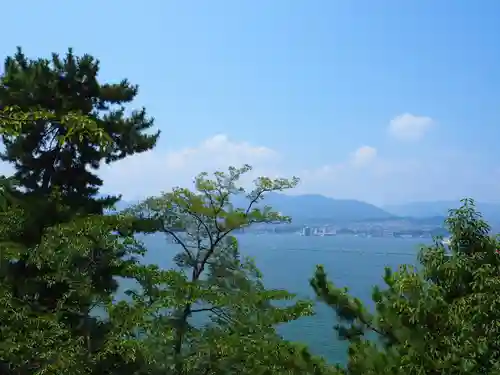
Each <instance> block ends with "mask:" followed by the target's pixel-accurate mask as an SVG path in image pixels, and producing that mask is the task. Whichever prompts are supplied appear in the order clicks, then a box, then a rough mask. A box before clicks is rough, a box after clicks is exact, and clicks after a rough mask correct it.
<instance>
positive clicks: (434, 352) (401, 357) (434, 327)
mask: <svg viewBox="0 0 500 375" xmlns="http://www.w3.org/2000/svg"><path fill="white" fill-rule="evenodd" d="M446 223H447V226H448V230H449V232H450V234H451V238H452V241H451V245H450V248H449V249H446V248H445V247H444V245H443V244H442V241H440V240H439V239H437V240H436V241H435V243H434V245H432V246H424V247H423V248H422V249H421V251H420V253H419V257H418V258H419V263H420V264H419V267H417V268H415V267H412V266H409V265H401V266H400V268H399V270H397V271H395V272H394V271H392V270H390V269H387V270H386V273H385V276H384V280H385V283H386V288H384V289H381V288H378V287H376V288H374V291H373V301H374V302H375V311H374V312H370V311H368V309H367V308H365V307H364V305H363V304H362V303H361V301H359V300H358V299H356V298H354V297H352V296H350V295H349V293H348V291H347V290H346V289H340V288H337V287H335V285H334V284H332V283H331V282H329V280H328V278H327V275H326V273H325V270H324V269H323V268H322V267H321V266H320V267H318V269H317V271H316V274H315V276H314V278H313V279H312V280H311V285H312V287H313V289H314V290H315V292H316V294H317V296H318V297H319V298H320V299H321V300H322V301H324V302H325V303H327V304H328V305H330V306H331V307H332V308H333V309H335V311H336V312H337V316H338V320H339V324H338V325H337V326H336V329H337V331H338V334H339V337H340V338H341V339H344V340H349V342H350V344H351V345H350V348H349V355H348V363H347V367H346V368H345V370H344V373H346V374H353V375H358V374H359V375H361V374H363V375H365V374H368V375H369V374H373V375H380V374H398V375H399V374H400V375H403V374H408V375H411V374H415V375H417V374H418V375H420V374H443V375H444V374H447V375H449V374H457V375H458V374H460V375H465V374H468V375H472V374H500V344H499V342H498V337H499V335H500V325H499V322H500V276H499V273H500V258H499V256H498V254H497V249H498V248H499V241H498V239H497V236H493V235H491V233H490V227H489V225H488V224H487V223H486V222H485V221H484V220H483V219H482V218H481V215H480V214H479V213H478V212H477V211H476V209H475V206H474V202H473V201H472V200H469V199H466V200H464V201H463V206H462V207H461V208H460V209H458V210H451V212H450V216H449V218H448V219H447V221H446ZM367 334H368V336H367Z"/></svg>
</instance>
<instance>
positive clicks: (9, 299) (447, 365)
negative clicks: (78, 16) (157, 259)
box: [0, 49, 500, 375]
mask: <svg viewBox="0 0 500 375" xmlns="http://www.w3.org/2000/svg"><path fill="white" fill-rule="evenodd" d="M98 72H99V62H98V60H96V59H94V58H93V57H92V56H89V55H83V56H81V57H78V56H75V55H74V54H73V52H72V51H71V50H69V51H68V53H67V54H66V55H65V57H64V58H60V57H59V56H58V55H56V54H54V55H53V56H52V57H51V58H50V59H35V60H30V59H28V58H26V57H25V55H24V54H23V53H22V51H21V50H20V49H19V50H18V51H17V53H16V54H15V55H14V56H13V57H10V58H7V60H6V63H5V69H4V73H3V75H2V76H0V135H1V136H2V140H3V143H4V145H5V152H4V153H3V154H2V159H3V160H4V162H8V163H11V164H12V165H13V166H14V169H15V172H14V174H13V176H2V178H0V193H1V194H0V203H1V205H0V278H1V279H0V281H1V282H0V322H1V325H0V373H1V374H8V375H34V374H37V375H42V374H54V375H55V374H68V375H72V374H75V375H76V374H79V375H85V374H88V375H101V374H116V375H118V374H120V375H123V374H131V375H160V374H174V375H199V374H207V375H230V374H235V373H239V374H242V375H245V374H248V375H250V374H252V375H254V374H257V375H258V374H261V375H275V374H278V375H279V374H282V375H292V374H293V375H295V374H296V375H299V374H306V375H307V374H311V375H312V374H314V375H333V374H337V375H340V374H351V375H361V374H363V375H364V374H374V375H375V374H377V375H382V374H397V375H403V374H415V375H417V374H419V375H420V374H443V375H444V374H447V375H448V374H461V375H462V374H471V375H472V374H500V347H499V345H500V344H498V340H497V338H498V336H499V334H500V325H499V323H498V322H499V321H500V320H499V317H497V315H499V313H498V311H500V310H499V307H500V306H499V305H498V304H499V302H498V301H500V298H499V297H500V295H499V293H500V292H499V291H500V288H499V286H500V285H499V283H500V281H499V280H500V279H499V276H498V275H499V271H500V259H499V256H498V254H497V249H498V248H499V245H500V243H499V240H498V239H497V237H496V236H494V235H492V234H491V229H490V227H489V226H488V224H487V223H486V222H484V220H483V219H482V217H481V215H480V214H479V213H478V212H477V211H476V209H475V206H474V202H473V201H472V200H470V199H466V200H464V201H463V206H462V207H461V208H460V209H458V210H452V211H450V215H449V217H448V219H447V221H446V224H447V226H448V230H449V232H450V233H451V236H452V237H451V238H452V241H451V244H450V245H449V248H447V247H446V246H445V245H443V243H442V242H441V241H440V239H439V238H436V240H435V242H434V244H433V245H432V246H423V247H422V248H421V250H420V252H419V254H418V264H417V265H416V266H412V265H401V266H400V268H399V269H398V270H395V271H394V270H391V269H387V270H386V272H385V276H384V280H385V284H386V285H385V287H384V288H379V287H375V288H374V290H373V295H372V298H373V302H374V305H375V308H374V309H369V308H367V307H366V306H365V304H364V303H363V302H362V301H360V300H358V299H356V298H354V297H353V296H351V295H350V294H349V291H348V290H347V289H345V288H344V289H341V288H338V287H336V286H335V285H334V284H333V283H332V282H331V281H330V279H329V277H328V274H327V270H326V269H325V268H324V267H323V266H321V265H318V267H317V269H316V272H315V274H314V275H313V277H312V278H311V282H310V285H311V287H312V289H313V291H314V292H315V294H316V296H317V298H318V300H320V301H322V302H323V303H325V304H327V305H328V306H330V307H331V308H332V309H333V311H334V312H335V313H336V316H337V323H338V324H337V326H336V327H335V330H336V333H337V335H338V338H339V339H341V340H347V341H348V342H349V350H348V352H347V353H346V355H347V363H346V364H345V365H343V364H332V363H328V361H326V360H325V359H323V358H320V357H317V356H315V355H314V354H312V353H311V352H310V350H309V349H308V348H307V345H305V344H303V343H295V342H290V341H288V340H286V339H284V338H283V337H282V336H281V335H279V334H278V331H277V326H280V325H283V324H287V323H288V322H292V321H295V320H297V319H300V318H302V317H305V316H311V315H313V314H314V308H313V307H314V306H313V302H312V301H309V300H304V299H300V298H298V297H297V296H296V295H295V294H293V293H290V292H288V291H286V290H281V289H272V288H268V287H266V285H265V283H264V277H263V275H262V274H261V273H260V271H259V270H258V268H257V267H256V265H255V263H254V260H253V259H250V258H248V257H246V256H244V254H242V253H241V252H240V247H239V240H238V238H237V236H236V235H235V233H236V232H237V231H239V230H241V229H244V228H247V227H248V226H251V225H253V224H262V223H282V222H289V221H290V220H291V218H290V217H287V216H283V215H282V214H281V213H279V212H276V211H274V210H273V209H272V208H271V207H268V206H263V205H262V200H263V199H265V196H266V194H268V193H270V192H276V191H283V190H287V189H292V188H294V187H295V186H296V185H297V184H298V182H299V180H298V178H295V177H293V178H291V179H270V178H267V177H261V178H258V179H257V180H256V181H255V182H254V185H253V186H252V187H251V188H250V189H245V188H243V187H242V184H241V177H242V176H243V175H244V174H245V173H247V172H249V171H250V170H251V167H250V166H248V165H245V166H243V167H241V168H235V167H230V168H229V169H228V171H227V172H215V173H214V174H213V175H209V174H207V173H201V174H200V175H198V176H197V177H196V178H195V185H194V188H193V189H186V188H175V189H173V190H172V191H170V192H167V193H162V194H160V195H158V196H155V197H150V198H147V199H145V200H144V201H142V202H140V203H138V204H137V205H134V206H132V207H129V208H128V209H126V210H125V211H122V212H107V213H105V212H104V210H105V209H106V208H110V207H111V206H112V205H113V204H114V203H115V202H117V200H118V199H119V198H120V197H119V196H116V197H102V194H100V190H99V189H100V188H101V186H102V183H103V181H102V180H101V179H100V178H99V177H98V174H97V173H98V169H99V167H100V166H101V165H102V164H105V163H112V162H114V161H117V160H120V159H122V158H125V157H128V156H132V155H133V154H137V153H141V152H145V151H148V150H150V149H152V148H153V147H154V146H155V144H156V141H157V139H158V136H159V132H154V133H151V134H148V133H147V131H148V130H150V129H151V128H152V126H153V120H152V119H151V118H149V117H148V116H147V115H146V111H145V110H144V109H141V110H139V111H131V110H130V108H125V105H130V104H131V103H132V101H133V99H134V97H135V96H136V94H137V91H138V88H137V86H134V85H131V84H129V83H128V81H127V80H123V81H122V82H120V83H118V84H108V83H100V82H99V81H98ZM241 197H244V198H245V199H244V201H245V202H246V204H245V205H244V206H241V207H240V206H236V205H235V202H241V199H240V198H241ZM264 202H265V200H264ZM138 233H140V234H142V237H138V236H137V234H138ZM145 236H146V237H145ZM147 236H156V238H157V239H158V238H162V239H163V244H164V246H163V248H162V249H161V251H162V254H164V256H165V257H166V258H167V259H169V260H170V261H171V264H172V266H171V267H169V268H167V269H164V268H161V267H159V266H158V265H156V264H148V263H147V261H146V258H145V257H144V255H146V254H147V252H148V249H147V248H146V246H145V243H146V242H145V240H144V238H147ZM141 239H143V240H141ZM353 266H354V265H353ZM119 280H121V282H122V283H123V285H122V286H127V287H126V288H124V289H126V290H125V293H121V292H119V290H118V284H119Z"/></svg>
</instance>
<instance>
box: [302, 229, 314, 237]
mask: <svg viewBox="0 0 500 375" xmlns="http://www.w3.org/2000/svg"><path fill="white" fill-rule="evenodd" d="M311 232H312V230H311V228H310V227H304V228H302V235H303V236H310V235H311Z"/></svg>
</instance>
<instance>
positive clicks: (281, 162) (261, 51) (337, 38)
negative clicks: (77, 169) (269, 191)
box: [0, 0, 500, 205]
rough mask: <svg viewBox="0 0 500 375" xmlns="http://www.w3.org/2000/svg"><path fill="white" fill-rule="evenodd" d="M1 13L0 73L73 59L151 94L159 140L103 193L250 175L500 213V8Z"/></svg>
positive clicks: (463, 4)
mask: <svg viewBox="0 0 500 375" xmlns="http://www.w3.org/2000/svg"><path fill="white" fill-rule="evenodd" d="M2 13H3V15H4V17H2V28H3V30H4V31H5V30H7V34H5V33H4V37H3V38H2V39H1V40H0V52H1V57H2V59H3V58H5V57H6V56H9V55H12V54H13V53H14V52H15V48H16V46H18V45H19V46H22V47H23V49H24V52H25V53H26V54H27V55H28V56H29V57H33V58H36V57H49V56H50V53H51V52H60V53H64V52H65V51H66V50H67V48H68V47H73V48H74V52H75V53H76V54H79V55H81V54H84V53H89V54H92V55H93V56H95V57H96V58H98V59H99V60H100V62H101V72H100V78H101V80H102V81H103V82H106V81H118V80H121V79H122V78H128V79H129V80H130V81H131V82H132V83H136V84H138V85H139V87H140V93H139V95H138V97H137V100H136V101H135V102H134V103H133V107H134V108H137V107H141V106H145V107H146V108H147V110H148V112H149V114H150V115H151V116H153V117H154V118H155V119H156V122H155V124H156V127H157V128H159V129H161V131H162V135H161V139H160V141H159V143H158V145H157V147H156V148H155V149H154V150H153V151H150V152H148V153H144V154H141V155H137V156H134V157H131V158H128V159H125V160H123V161H120V162H118V163H115V164H113V165H112V166H108V167H106V168H104V169H103V170H102V171H101V172H100V174H101V176H102V177H103V179H104V182H105V184H104V191H106V192H113V193H116V192H120V193H122V194H123V196H124V198H125V199H130V200H132V199H138V198H141V197H144V196H147V195H152V194H157V193H159V192H160V191H165V190H169V189H170V188H171V187H173V186H186V185H189V184H190V182H191V181H192V178H193V177H194V176H195V175H196V174H198V173H199V172H202V171H209V172H210V171H214V170H225V169H227V167H228V166H229V165H234V166H240V165H242V164H244V163H248V164H251V165H252V166H253V167H254V169H253V171H252V172H251V175H250V176H249V177H256V176H259V175H266V176H270V177H278V176H279V177H287V176H293V175H296V176H298V177H300V178H301V183H300V185H299V186H298V187H297V188H296V189H294V191H293V192H291V193H293V194H304V193H308V194H309V193H313V194H323V195H326V196H330V197H334V198H339V199H341V198H342V199H343V198H349V199H359V200H363V201H367V202H370V203H374V204H378V205H383V204H395V203H404V202H410V201H426V200H443V199H446V200H448V199H458V198H461V197H465V196H468V197H473V198H475V199H477V200H480V201H495V202H497V201H500V148H498V147H497V144H498V142H499V140H500V126H499V125H500V43H499V42H498V41H499V39H498V36H499V35H500V1H498V0H482V1H470V0H441V1H436V0H405V1H400V0H378V1H373V0H364V1H361V0H358V1H356V0H350V1H349V0H310V1H299V0H296V1H293V0H273V1H269V0H252V1H247V0H238V1H230V0H211V1H208V0H206V1H203V0H198V1H194V0H182V1H181V0H176V1H174V0H171V1H168V0H162V1H160V0H146V1H141V2H138V1H133V0H127V1H118V0H108V1H97V0H87V1H85V2H73V1H67V0H66V1H62V0H59V1H55V0H46V1H43V2H40V1H35V0H26V1H23V2H6V3H5V4H3V5H2ZM5 15H10V16H5ZM9 30H10V31H9ZM11 36H12V37H11ZM1 168H3V169H2V170H6V169H7V168H8V167H7V166H1Z"/></svg>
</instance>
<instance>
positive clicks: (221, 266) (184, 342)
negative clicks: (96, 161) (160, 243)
mask: <svg viewBox="0 0 500 375" xmlns="http://www.w3.org/2000/svg"><path fill="white" fill-rule="evenodd" d="M249 170H250V167H249V166H244V167H243V168H240V169H237V168H230V169H229V172H228V173H223V172H216V173H215V174H214V178H213V179H209V178H208V177H207V174H206V173H202V174H200V175H199V176H198V177H197V178H196V180H195V191H190V190H188V189H181V188H176V189H174V190H173V191H172V192H171V193H164V194H162V195H161V196H160V197H157V198H150V199H147V200H146V201H144V202H143V203H141V204H139V205H137V206H136V207H134V208H133V209H131V210H130V211H129V213H131V214H133V215H134V216H135V217H139V218H141V219H143V220H147V222H148V223H149V225H150V229H149V231H150V232H155V231H157V230H159V231H160V232H162V233H163V234H164V235H165V236H166V238H167V240H169V241H170V242H171V243H172V242H173V244H175V246H176V247H177V248H179V253H177V254H175V255H174V256H173V260H174V261H175V263H176V267H175V268H173V269H171V270H160V269H158V268H157V267H154V266H149V267H145V268H144V269H143V270H142V271H141V277H138V280H139V281H140V284H141V286H142V290H141V291H129V295H130V296H131V297H132V298H133V300H134V303H135V305H134V308H135V309H138V311H140V312H141V313H140V314H138V315H141V314H143V316H144V317H145V321H144V322H143V325H142V326H141V327H140V329H138V328H137V327H135V326H133V327H131V328H133V330H134V331H135V332H141V333H142V337H143V338H144V347H145V348H149V349H147V350H148V351H149V353H151V352H156V359H155V357H154V356H153V358H152V360H153V361H154V362H156V363H163V367H162V368H163V369H164V370H165V371H174V372H175V373H176V374H200V373H204V374H233V373H235V372H240V373H249V374H250V373H252V374H271V373H272V374H279V373H286V374H288V373H297V372H296V371H298V369H299V368H300V367H299V366H298V362H295V361H299V358H300V356H299V355H298V354H297V355H296V354H293V355H292V353H295V352H294V350H296V349H294V347H293V346H292V344H291V343H288V342H286V341H284V340H283V339H282V338H281V337H279V336H278V334H277V333H276V331H275V327H276V325H278V324H282V323H285V322H288V321H292V320H295V319H298V318H300V317H302V316H306V315H310V314H311V313H312V309H311V304H310V303H309V302H307V301H296V299H295V296H294V295H293V294H290V293H288V292H286V291H284V290H270V289H267V288H265V287H264V284H263V281H262V275H261V274H260V273H259V271H258V270H257V269H256V267H255V265H254V263H253V261H252V260H251V259H247V258H245V257H242V256H241V254H240V252H239V248H238V242H237V239H236V238H235V237H234V236H233V235H232V233H233V232H234V231H235V230H238V229H241V228H244V227H246V226H249V225H252V224H254V223H266V222H284V221H289V220H290V218H288V217H285V216H282V215H281V214H279V213H277V212H274V211H272V210H271V208H270V207H265V208H263V209H259V208H256V207H255V204H256V203H257V202H259V201H261V200H262V199H263V198H264V195H265V193H267V192H272V191H281V190H284V189H288V188H292V187H294V186H295V185H296V184H297V182H298V179H296V178H294V179H292V180H286V179H278V180H271V179H269V178H260V179H258V180H257V181H256V182H255V187H254V189H253V190H251V191H248V192H247V191H245V189H243V188H242V187H241V186H238V182H239V179H240V177H241V176H242V175H243V174H244V173H246V172H248V171H249ZM237 195H245V196H246V198H247V201H248V204H247V206H246V207H244V208H236V207H234V206H233V204H232V202H233V201H234V197H235V196H237ZM173 246H174V245H172V244H171V245H168V246H167V247H166V249H165V250H166V251H169V249H171V248H172V247H173ZM166 254H168V253H166ZM280 302H281V303H280ZM124 306H125V305H123V306H121V307H120V308H122V309H123V308H125V307H124ZM115 308H116V307H115ZM126 308H127V309H128V308H130V306H127V307H126ZM126 311H128V312H127V315H129V316H130V315H133V314H132V313H131V312H130V311H129V310H126ZM144 312H146V313H145V314H144ZM119 315H125V314H124V312H123V311H122V312H121V313H120V314H119ZM129 329H130V328H129ZM151 348H153V349H154V350H153V351H151ZM299 352H300V351H299V350H297V353H299ZM300 353H302V352H300ZM304 353H306V352H304ZM311 358H312V357H311ZM311 358H309V357H307V356H306V355H305V354H304V358H303V359H302V361H303V364H302V368H300V370H301V372H300V373H302V374H305V373H313V372H308V371H309V370H311V369H312V368H313V367H314V368H316V367H318V368H319V367H320V364H319V362H318V364H314V365H313V362H314V359H311ZM307 366H309V367H307ZM294 371H295V372H294ZM311 371H312V370H311Z"/></svg>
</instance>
